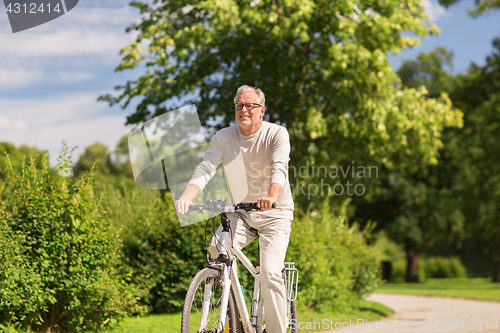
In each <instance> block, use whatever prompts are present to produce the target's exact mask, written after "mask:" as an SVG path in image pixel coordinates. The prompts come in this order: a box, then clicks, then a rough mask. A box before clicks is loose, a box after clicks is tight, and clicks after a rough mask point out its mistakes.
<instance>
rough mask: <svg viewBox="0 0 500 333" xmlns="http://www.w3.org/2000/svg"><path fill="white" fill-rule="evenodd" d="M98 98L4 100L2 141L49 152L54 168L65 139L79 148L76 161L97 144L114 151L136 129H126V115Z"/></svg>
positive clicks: (0, 126) (88, 95)
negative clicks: (89, 147) (116, 111)
mask: <svg viewBox="0 0 500 333" xmlns="http://www.w3.org/2000/svg"><path fill="white" fill-rule="evenodd" d="M97 95H98V93H73V94H64V95H59V96H54V97H51V98H47V97H42V98H29V99H0V105H1V108H0V129H1V130H0V141H7V142H11V143H13V144H15V145H17V146H19V145H21V144H27V145H30V146H35V147H37V148H39V149H41V150H49V152H50V155H51V158H50V160H51V164H52V165H54V164H55V163H56V158H57V155H58V153H59V151H60V150H61V142H62V140H63V139H65V140H66V141H67V143H68V145H69V146H71V147H74V146H78V148H77V150H75V153H74V156H75V160H76V159H77V157H78V156H79V155H80V154H82V153H83V152H84V150H85V148H86V147H88V146H89V145H91V144H92V143H94V142H101V143H104V144H105V145H107V146H108V147H110V149H113V148H114V147H115V145H116V144H117V143H118V141H119V139H120V138H121V137H122V136H123V135H124V134H126V133H128V132H130V130H131V129H132V127H130V126H129V127H126V126H125V125H124V124H125V116H126V114H125V112H123V113H120V114H116V113H115V112H113V111H112V110H110V109H109V107H108V106H107V105H106V104H105V103H98V102H97V101H96V96H97Z"/></svg>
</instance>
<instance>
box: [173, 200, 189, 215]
mask: <svg viewBox="0 0 500 333" xmlns="http://www.w3.org/2000/svg"><path fill="white" fill-rule="evenodd" d="M192 204H193V203H192V202H191V200H189V199H182V198H181V199H179V200H177V201H176V202H175V211H176V212H177V214H186V213H187V212H188V211H189V206H191V205H192Z"/></svg>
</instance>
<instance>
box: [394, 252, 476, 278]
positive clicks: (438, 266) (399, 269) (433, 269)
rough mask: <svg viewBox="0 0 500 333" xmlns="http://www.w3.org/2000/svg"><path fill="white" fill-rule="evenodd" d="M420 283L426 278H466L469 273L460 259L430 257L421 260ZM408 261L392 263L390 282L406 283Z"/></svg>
mask: <svg viewBox="0 0 500 333" xmlns="http://www.w3.org/2000/svg"><path fill="white" fill-rule="evenodd" d="M419 264H420V267H419V268H420V269H419V278H420V282H423V281H425V279H426V278H465V277H467V271H466V269H465V267H464V266H463V265H462V263H461V262H460V259H458V258H443V257H430V258H420V260H419ZM405 276H406V260H403V259H401V260H396V261H394V262H393V263H392V274H391V280H390V281H389V282H405Z"/></svg>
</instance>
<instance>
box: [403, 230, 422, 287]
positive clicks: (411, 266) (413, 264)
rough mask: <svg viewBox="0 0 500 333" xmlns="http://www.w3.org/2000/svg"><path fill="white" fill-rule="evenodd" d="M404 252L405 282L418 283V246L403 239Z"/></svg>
mask: <svg viewBox="0 0 500 333" xmlns="http://www.w3.org/2000/svg"><path fill="white" fill-rule="evenodd" d="M405 251H406V279H405V280H406V282H414V283H418V282H420V279H419V274H418V271H419V265H418V255H419V254H420V245H419V244H417V242H415V241H414V240H413V239H409V238H406V239H405Z"/></svg>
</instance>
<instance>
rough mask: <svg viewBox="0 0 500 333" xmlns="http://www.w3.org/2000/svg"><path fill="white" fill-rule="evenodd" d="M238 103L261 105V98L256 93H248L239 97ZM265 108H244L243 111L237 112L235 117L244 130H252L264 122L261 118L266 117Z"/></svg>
mask: <svg viewBox="0 0 500 333" xmlns="http://www.w3.org/2000/svg"><path fill="white" fill-rule="evenodd" d="M237 103H244V104H246V103H257V104H260V103H259V96H257V93H255V92H254V91H247V92H245V93H243V94H241V95H240V96H239V97H238V101H237ZM265 109H266V108H265V107H262V106H257V107H255V108H253V109H252V110H248V109H247V108H246V107H243V109H241V110H236V112H235V117H236V121H237V122H238V124H240V127H241V128H242V129H246V130H251V129H252V128H255V127H257V126H259V124H260V123H261V122H262V119H261V117H262V116H263V115H264V112H265Z"/></svg>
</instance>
